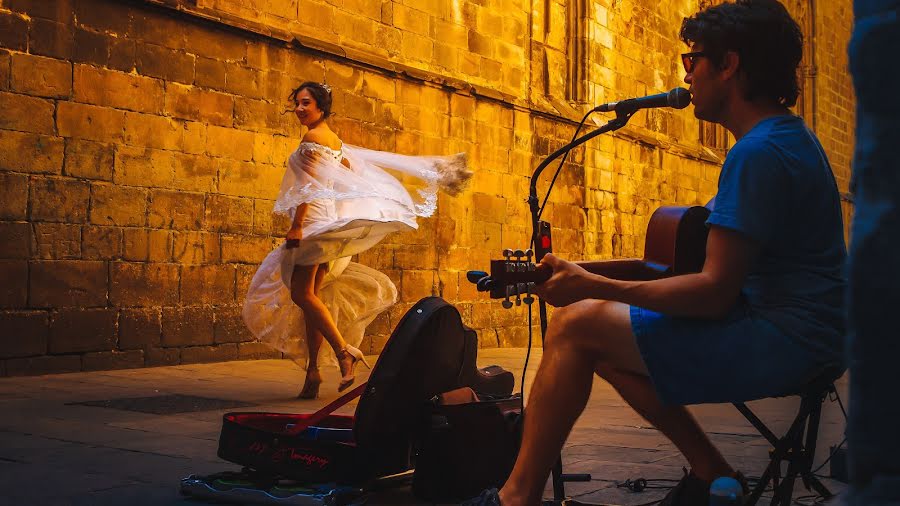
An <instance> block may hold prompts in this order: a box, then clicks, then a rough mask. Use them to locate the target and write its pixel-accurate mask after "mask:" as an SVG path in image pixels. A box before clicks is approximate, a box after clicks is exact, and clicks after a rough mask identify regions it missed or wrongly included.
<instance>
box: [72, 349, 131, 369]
mask: <svg viewBox="0 0 900 506" xmlns="http://www.w3.org/2000/svg"><path fill="white" fill-rule="evenodd" d="M138 367H144V350H128V351H99V352H94V353H85V354H84V355H83V356H82V358H81V370H83V371H107V370H110V369H135V368H138Z"/></svg>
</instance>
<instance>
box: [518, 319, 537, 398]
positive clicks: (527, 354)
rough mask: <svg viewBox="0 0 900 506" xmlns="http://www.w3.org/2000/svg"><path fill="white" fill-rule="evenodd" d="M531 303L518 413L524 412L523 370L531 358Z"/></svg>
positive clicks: (523, 370)
mask: <svg viewBox="0 0 900 506" xmlns="http://www.w3.org/2000/svg"><path fill="white" fill-rule="evenodd" d="M532 306H533V304H528V349H527V350H526V351H525V365H524V366H523V367H522V383H520V384H519V386H520V391H521V393H520V394H519V407H520V408H521V411H520V413H521V414H522V415H524V414H525V372H527V371H528V360H529V359H530V358H531V338H532V334H533V333H534V330H533V328H532V324H531V310H532Z"/></svg>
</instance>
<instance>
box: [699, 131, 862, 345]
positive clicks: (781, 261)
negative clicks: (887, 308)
mask: <svg viewBox="0 0 900 506" xmlns="http://www.w3.org/2000/svg"><path fill="white" fill-rule="evenodd" d="M707 224H709V225H718V226H721V227H725V228H729V229H733V230H737V231H739V232H742V233H743V234H745V235H747V236H749V237H750V238H752V239H754V240H755V241H756V242H758V243H759V245H760V246H761V250H760V255H759V258H758V259H757V261H756V263H755V265H753V266H751V268H750V272H749V275H748V277H747V280H746V282H745V284H744V287H743V289H742V295H743V298H744V299H745V301H746V304H747V306H748V308H749V310H750V314H751V316H757V317H761V318H765V319H767V320H769V321H771V322H772V323H773V324H775V325H776V326H777V327H778V328H780V329H781V330H782V331H783V332H785V333H786V334H788V335H790V336H793V337H795V338H796V339H797V340H798V342H801V343H803V344H804V345H806V346H808V347H809V348H810V349H811V350H812V351H814V352H815V353H816V354H817V355H819V356H820V357H822V358H824V359H829V360H830V359H840V358H841V353H842V349H843V334H844V309H843V305H844V289H845V285H846V280H845V276H844V260H845V257H846V246H845V244H844V226H843V217H842V214H841V205H840V196H839V194H838V189H837V184H836V183H835V180H834V175H833V174H832V171H831V166H830V165H829V163H828V160H827V158H826V157H825V152H824V150H823V149H822V146H821V144H819V141H818V139H816V138H815V136H814V135H813V134H812V132H810V131H809V129H807V128H806V125H805V124H804V123H803V120H802V119H800V118H798V117H796V116H788V115H785V116H775V117H770V118H766V119H764V120H762V121H760V122H759V123H758V124H757V125H756V126H754V127H753V128H752V129H751V130H750V131H749V132H748V133H747V134H746V135H744V136H743V137H742V138H741V139H740V140H739V141H738V142H737V143H736V144H735V145H734V147H732V149H731V150H730V151H729V153H728V156H727V157H726V158H725V163H724V164H723V165H722V172H721V174H720V175H719V192H718V194H717V195H716V198H715V201H714V204H713V211H712V214H711V215H710V217H709V220H708V221H707ZM773 352H777V350H773Z"/></svg>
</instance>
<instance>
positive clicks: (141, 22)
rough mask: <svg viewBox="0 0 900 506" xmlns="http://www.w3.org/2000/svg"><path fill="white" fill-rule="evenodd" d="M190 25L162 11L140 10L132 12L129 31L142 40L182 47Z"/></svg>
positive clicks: (164, 45) (165, 45)
mask: <svg viewBox="0 0 900 506" xmlns="http://www.w3.org/2000/svg"><path fill="white" fill-rule="evenodd" d="M189 28H193V27H192V26H191V25H189V24H187V23H184V22H181V20H180V19H178V18H175V17H171V16H167V15H166V13H165V12H164V11H150V10H142V11H135V12H133V14H132V20H131V32H132V33H134V34H136V35H137V38H139V39H140V40H141V41H143V42H147V43H150V44H156V45H159V46H163V47H167V48H170V49H184V48H185V41H186V39H187V36H186V32H187V31H188V29H189Z"/></svg>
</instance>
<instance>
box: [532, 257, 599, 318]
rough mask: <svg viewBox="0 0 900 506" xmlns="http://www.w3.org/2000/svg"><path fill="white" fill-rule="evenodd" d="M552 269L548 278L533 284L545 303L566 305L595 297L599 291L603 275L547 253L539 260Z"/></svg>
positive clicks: (559, 305)
mask: <svg viewBox="0 0 900 506" xmlns="http://www.w3.org/2000/svg"><path fill="white" fill-rule="evenodd" d="M541 264H542V265H546V266H548V267H550V268H551V269H552V270H553V275H552V276H550V279H548V280H547V281H544V282H543V283H540V284H538V285H535V288H534V292H535V293H536V294H537V295H538V296H539V297H540V298H542V299H544V301H546V302H547V304H550V305H551V306H555V307H561V306H568V305H569V304H572V303H575V302H578V301H580V300H584V299H596V298H601V297H598V294H599V293H600V291H601V287H602V284H603V283H602V281H603V280H605V279H606V278H604V277H603V276H600V275H597V274H591V273H589V272H588V271H586V270H584V269H583V268H581V267H579V266H578V265H577V264H575V263H572V262H568V261H566V260H563V259H561V258H558V257H556V256H554V255H553V254H552V253H547V254H546V255H544V258H543V259H542V260H541Z"/></svg>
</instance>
